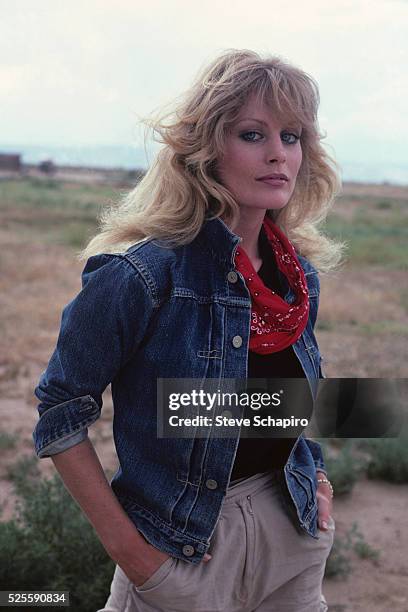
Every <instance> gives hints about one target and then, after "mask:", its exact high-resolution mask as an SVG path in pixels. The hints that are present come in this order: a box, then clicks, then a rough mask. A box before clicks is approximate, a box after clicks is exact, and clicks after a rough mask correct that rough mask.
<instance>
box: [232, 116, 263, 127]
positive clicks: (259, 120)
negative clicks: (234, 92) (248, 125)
mask: <svg viewBox="0 0 408 612" xmlns="http://www.w3.org/2000/svg"><path fill="white" fill-rule="evenodd" d="M241 121H256V123H261V124H262V125H268V124H267V123H266V121H262V119H255V117H244V119H240V120H239V121H237V123H241Z"/></svg>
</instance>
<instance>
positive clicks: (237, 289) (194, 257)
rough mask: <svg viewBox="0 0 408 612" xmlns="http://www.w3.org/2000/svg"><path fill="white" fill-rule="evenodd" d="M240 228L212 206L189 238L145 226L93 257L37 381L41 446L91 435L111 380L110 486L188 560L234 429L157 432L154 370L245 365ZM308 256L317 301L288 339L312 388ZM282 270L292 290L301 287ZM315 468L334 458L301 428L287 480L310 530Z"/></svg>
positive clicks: (216, 510) (214, 504) (215, 374)
mask: <svg viewBox="0 0 408 612" xmlns="http://www.w3.org/2000/svg"><path fill="white" fill-rule="evenodd" d="M240 241H241V238H240V237H239V236H237V235H236V234H234V233H233V232H231V231H230V229H229V228H228V227H227V226H226V225H225V223H224V222H223V221H221V220H220V219H212V220H207V221H206V222H205V223H204V224H203V227H202V229H201V231H200V232H199V234H198V235H197V237H196V238H195V239H194V240H193V241H192V242H191V243H189V244H188V245H184V246H179V247H176V248H165V247H164V246H163V245H160V244H157V241H154V240H153V239H146V240H144V241H142V242H139V243H137V244H136V245H134V246H133V247H131V248H130V249H128V250H127V251H126V252H125V253H122V254H101V255H96V256H93V257H90V258H89V259H88V261H87V263H86V266H85V268H84V271H83V274H82V281H83V288H82V290H81V291H80V293H79V294H78V295H77V296H76V297H75V298H74V299H73V300H72V301H71V302H70V303H69V304H68V305H67V306H66V307H65V308H64V310H63V313H62V320H61V328H60V333H59V337H58V342H57V346H56V348H55V351H54V353H53V355H52V356H51V359H50V361H49V364H48V366H47V369H46V370H45V371H44V372H43V373H42V375H41V378H40V381H39V384H38V386H37V387H36V389H35V394H36V396H37V397H38V399H39V400H40V404H39V406H38V411H39V415H40V419H39V421H38V423H37V425H36V427H35V430H34V432H33V438H34V442H35V449H36V453H37V455H38V456H39V457H49V456H51V455H53V454H55V453H58V452H61V451H63V450H65V449H67V448H69V447H71V446H73V445H75V444H77V443H79V442H80V441H82V440H84V439H85V438H86V436H87V435H88V429H87V428H88V427H89V426H90V425H91V424H92V423H93V422H94V421H96V419H98V418H99V416H100V414H101V408H102V393H103V391H104V390H105V388H106V387H107V386H108V384H109V383H111V388H112V398H113V405H114V417H113V435H114V442H115V446H116V451H117V455H118V459H119V465H120V467H119V469H118V471H117V472H116V474H115V475H114V477H113V479H112V482H111V487H112V489H113V491H114V493H115V495H116V496H117V498H118V500H119V502H120V504H121V505H122V507H123V508H124V510H125V511H126V513H127V514H128V516H129V517H130V518H131V520H132V521H133V522H134V524H135V525H136V527H137V528H138V529H139V531H140V532H141V533H142V534H143V535H144V536H145V538H146V539H147V540H148V541H149V542H150V543H151V544H152V545H153V546H155V547H157V548H158V549H160V550H162V551H164V552H166V553H168V554H169V555H171V556H174V557H178V558H180V559H183V560H185V561H188V562H191V563H199V562H200V561H201V560H202V557H203V556H204V554H205V552H206V551H207V549H208V547H209V545H210V540H211V536H212V534H213V532H214V529H215V527H216V524H217V520H218V517H219V515H220V512H221V507H222V503H223V499H224V496H225V494H226V490H227V487H228V484H229V480H230V475H231V472H232V467H233V463H234V458H235V454H236V451H237V446H238V442H239V435H237V436H236V437H231V438H215V437H212V436H211V435H209V436H208V437H207V438H190V439H181V438H171V439H169V438H158V437H157V406H156V401H157V391H156V384H157V379H158V378H197V379H201V380H202V379H204V378H214V379H220V378H238V379H246V378H247V369H248V344H249V330H250V315H251V298H250V293H249V291H248V289H247V287H246V285H245V281H244V279H243V277H242V276H241V275H240V274H239V273H237V274H229V273H230V272H231V271H233V270H234V264H233V262H234V253H235V250H236V248H237V246H238V244H239V242H240ZM299 260H300V263H301V265H302V267H303V269H304V272H305V275H306V279H307V283H308V289H309V297H310V312H309V320H308V323H307V327H306V329H305V330H304V332H303V334H302V335H301V337H300V338H299V339H298V340H297V342H296V343H295V344H294V345H293V350H294V351H295V354H296V356H297V357H298V359H299V361H300V363H301V365H302V367H303V370H304V372H305V374H306V377H307V380H308V382H309V385H310V390H311V393H312V395H313V397H316V393H317V385H318V379H319V374H321V370H320V353H319V349H318V345H317V342H316V338H315V336H314V333H313V328H314V324H315V321H316V316H317V309H318V300H319V279H318V274H317V272H316V270H315V268H314V267H313V266H312V265H311V264H310V263H309V262H308V261H307V260H306V259H305V258H303V257H300V256H299ZM279 274H280V278H281V280H282V282H283V283H284V286H285V287H286V289H285V290H286V294H285V299H286V301H288V302H291V301H293V299H294V295H293V294H292V292H291V291H290V289H289V286H288V284H287V281H286V278H285V277H284V276H283V275H282V274H281V273H280V272H279ZM285 283H286V285H285ZM237 336H238V337H239V338H240V339H241V340H242V342H241V340H240V342H237V341H236V339H237ZM233 339H234V341H233ZM316 468H319V469H320V470H322V471H324V472H325V471H326V470H325V466H324V462H323V456H322V452H321V447H320V445H319V444H318V443H317V442H314V441H312V440H308V439H305V437H304V436H303V434H301V435H300V436H299V437H298V438H297V440H296V442H295V444H294V446H293V449H292V451H291V453H290V455H289V458H288V460H287V463H286V465H285V468H284V480H285V482H286V484H285V486H286V487H287V490H286V494H288V493H289V498H288V499H289V500H290V502H291V505H292V508H291V510H292V513H293V516H294V520H295V523H296V526H297V528H298V529H299V531H300V532H306V533H308V534H309V535H310V536H312V537H314V538H318V536H317V504H316V486H317V483H316Z"/></svg>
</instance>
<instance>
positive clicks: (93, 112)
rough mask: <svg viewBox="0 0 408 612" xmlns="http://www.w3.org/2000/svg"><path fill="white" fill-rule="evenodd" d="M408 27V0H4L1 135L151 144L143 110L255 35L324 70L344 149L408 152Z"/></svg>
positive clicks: (321, 78)
mask: <svg viewBox="0 0 408 612" xmlns="http://www.w3.org/2000/svg"><path fill="white" fill-rule="evenodd" d="M407 32H408V1H407V0H370V1H369V0H330V1H327V0H308V2H305V1H304V0H301V1H300V0H291V1H290V2H287V1H285V2H283V1H281V0H276V1H274V0H268V1H265V0H259V1H258V2H249V1H248V0H245V1H244V0H234V1H229V2H228V1H227V0H226V1H225V2H221V3H220V2H215V1H214V0H205V2H193V1H192V0H188V1H184V0H183V1H181V0H179V1H171V0H167V1H166V0H149V2H147V1H146V2H143V3H142V2H139V1H137V0H133V1H129V0H98V1H95V0H82V1H78V0H69V2H67V1H65V0H36V1H35V2H34V0H13V1H10V0H0V143H1V144H9V145H14V144H16V145H18V144H26V145H44V144H47V145H57V146H62V145H64V146H68V145H73V146H78V145H105V144H119V145H142V144H143V128H142V126H141V124H140V122H139V120H140V118H141V117H143V116H147V115H149V114H150V113H151V112H152V111H157V110H158V109H159V108H162V107H163V105H165V104H168V103H170V102H171V101H172V100H173V99H174V98H175V97H177V96H179V95H180V94H181V93H182V92H183V91H184V90H185V89H186V88H188V86H189V85H190V83H191V81H192V80H193V79H194V77H195V75H196V73H197V72H198V71H199V70H200V69H202V68H203V66H205V65H206V64H207V63H208V62H210V61H212V60H213V59H214V58H215V57H216V56H217V54H219V53H220V52H222V51H224V50H225V49H230V48H235V49H242V48H246V49H252V50H254V51H257V52H258V53H261V54H262V53H265V54H277V55H280V56H281V57H284V58H285V59H287V60H289V61H291V62H292V63H294V64H296V65H298V66H299V67H301V68H302V69H303V70H305V71H306V72H308V73H309V74H311V75H312V76H313V77H314V78H315V79H316V80H317V82H318V84H319V88H320V96H321V106H320V113H319V120H320V125H321V127H322V129H323V130H324V131H325V133H326V134H327V136H326V138H325V140H324V142H325V143H327V146H328V148H329V151H330V152H332V153H333V154H334V155H335V156H336V158H337V159H338V160H339V161H340V162H341V161H347V162H359V163H363V162H369V163H375V164H377V165H378V166H379V167H381V165H385V164H407V156H406V151H407V146H406V142H407V140H408V122H407V121H406V110H405V109H406V106H407V99H408V70H407V69H406V66H407V65H408V57H407V56H408V54H407V48H408V36H407V35H406V34H407ZM404 111H405V112H404Z"/></svg>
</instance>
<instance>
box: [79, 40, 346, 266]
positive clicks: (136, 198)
mask: <svg viewBox="0 0 408 612" xmlns="http://www.w3.org/2000/svg"><path fill="white" fill-rule="evenodd" d="M254 94H255V95H256V96H257V97H258V99H259V101H260V102H261V103H265V104H267V105H268V106H269V108H271V110H272V111H273V112H274V115H275V116H276V117H284V118H285V119H289V120H291V119H294V120H295V121H296V122H297V123H300V124H301V126H302V133H301V137H300V142H301V147H302V153H303V156H302V164H301V167H300V170H299V174H298V177H297V180H296V185H295V189H294V191H293V194H292V196H291V198H290V200H289V202H288V204H287V205H286V206H285V207H284V208H282V209H280V210H277V211H275V210H268V211H267V212H266V214H267V215H269V216H270V217H271V218H272V220H273V221H274V222H275V223H277V224H278V225H279V227H280V228H281V229H282V230H283V231H284V232H285V233H286V235H287V236H288V238H289V239H290V240H291V242H292V244H293V245H294V246H295V248H296V250H297V251H298V252H299V253H300V254H301V255H303V256H304V257H306V258H308V259H309V260H310V261H311V263H313V264H314V265H315V266H316V267H317V269H318V270H320V271H321V272H327V271H329V270H333V269H335V268H336V267H338V265H339V263H340V261H341V256H342V251H343V249H344V246H345V245H344V243H339V242H336V241H334V240H333V239H331V238H329V237H327V236H325V235H324V234H323V233H322V232H321V230H320V229H319V226H320V225H321V224H322V223H323V222H324V220H325V218H326V216H327V213H328V211H329V209H330V207H331V205H332V203H333V199H334V196H335V195H336V193H337V191H338V190H339V188H340V179H339V173H338V169H337V164H336V162H335V161H334V160H333V158H332V157H330V155H328V153H327V152H326V151H325V149H324V148H323V146H322V144H321V142H320V141H321V140H322V138H323V135H322V134H321V133H320V130H319V126H318V122H317V110H318V105H319V91H318V87H317V84H316V82H315V81H314V79H313V78H312V77H311V76H309V75H308V74H306V73H305V72H304V71H303V70H301V69H299V68H297V67H296V66H294V65H292V64H290V63H288V62H287V61H285V60H283V59H282V58H280V57H277V56H268V57H265V58H261V57H260V56H259V55H258V54H257V53H255V52H253V51H250V50H246V49H243V50H236V49H229V50H227V51H225V52H224V53H222V54H221V55H220V56H218V57H217V58H216V59H215V60H214V61H213V62H212V63H211V64H210V65H209V66H208V67H206V68H205V69H204V70H203V71H202V72H201V73H200V74H199V75H198V78H197V79H196V81H195V82H194V83H193V85H192V87H191V88H190V89H188V91H187V92H186V93H185V94H184V95H183V96H182V97H181V99H179V100H178V101H177V102H176V106H175V108H173V109H172V110H171V112H169V113H166V114H164V115H163V114H162V115H161V116H160V115H159V116H158V117H156V119H154V118H149V119H145V120H144V121H145V123H146V124H147V126H148V127H150V128H151V129H152V130H153V133H154V136H155V140H157V141H158V142H161V143H162V144H164V146H163V147H162V148H161V150H160V151H159V152H158V154H157V155H156V158H155V159H154V161H153V164H152V165H151V167H150V168H149V169H148V171H147V172H146V174H145V175H144V177H143V178H142V180H141V181H140V182H139V183H138V184H137V185H136V187H135V188H134V189H132V190H131V191H130V192H129V193H128V194H126V195H125V196H123V198H122V199H121V201H120V202H119V203H118V204H113V205H111V206H110V207H108V208H107V209H105V210H104V211H102V213H101V215H100V217H99V223H100V231H99V233H98V234H97V235H96V236H94V237H93V238H92V239H91V240H90V242H89V243H88V245H87V246H86V247H85V248H84V249H83V250H82V251H81V252H80V253H79V254H78V257H79V259H87V258H88V257H90V256H91V255H95V254H98V253H102V252H104V253H108V252H110V253H112V252H123V251H125V250H126V249H127V248H129V246H131V245H133V244H135V243H137V242H139V241H141V240H143V239H145V238H154V239H158V240H160V241H161V245H162V246H165V247H169V248H173V247H176V246H179V245H183V244H188V243H189V242H191V241H192V240H194V238H195V237H196V236H197V234H198V233H199V231H200V229H201V227H202V225H203V223H204V221H205V219H206V218H209V217H211V218H213V217H220V218H221V219H222V220H223V221H224V222H225V223H226V224H227V225H228V226H229V227H230V228H231V230H232V231H233V228H234V227H235V226H236V223H237V222H238V220H239V205H238V203H237V202H236V200H235V199H234V198H233V196H232V194H231V193H230V192H229V191H228V190H227V189H226V188H225V187H224V186H223V185H222V184H221V183H220V182H219V180H217V159H219V158H220V156H222V154H223V151H224V142H225V136H226V134H227V132H228V128H229V126H230V125H231V124H232V123H233V122H234V120H235V118H236V117H237V115H238V113H239V111H240V109H241V107H242V106H243V104H245V102H246V101H247V100H248V98H249V97H250V96H252V95H254Z"/></svg>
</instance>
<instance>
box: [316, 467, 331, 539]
mask: <svg viewBox="0 0 408 612" xmlns="http://www.w3.org/2000/svg"><path fill="white" fill-rule="evenodd" d="M316 477H317V478H327V476H326V474H325V473H324V472H319V471H317V472H316ZM316 495H317V521H318V526H319V528H320V529H322V530H323V531H327V529H328V522H329V519H330V517H331V515H332V512H333V501H332V497H331V489H330V487H329V485H328V484H327V483H326V482H319V483H318V486H317V493H316Z"/></svg>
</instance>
